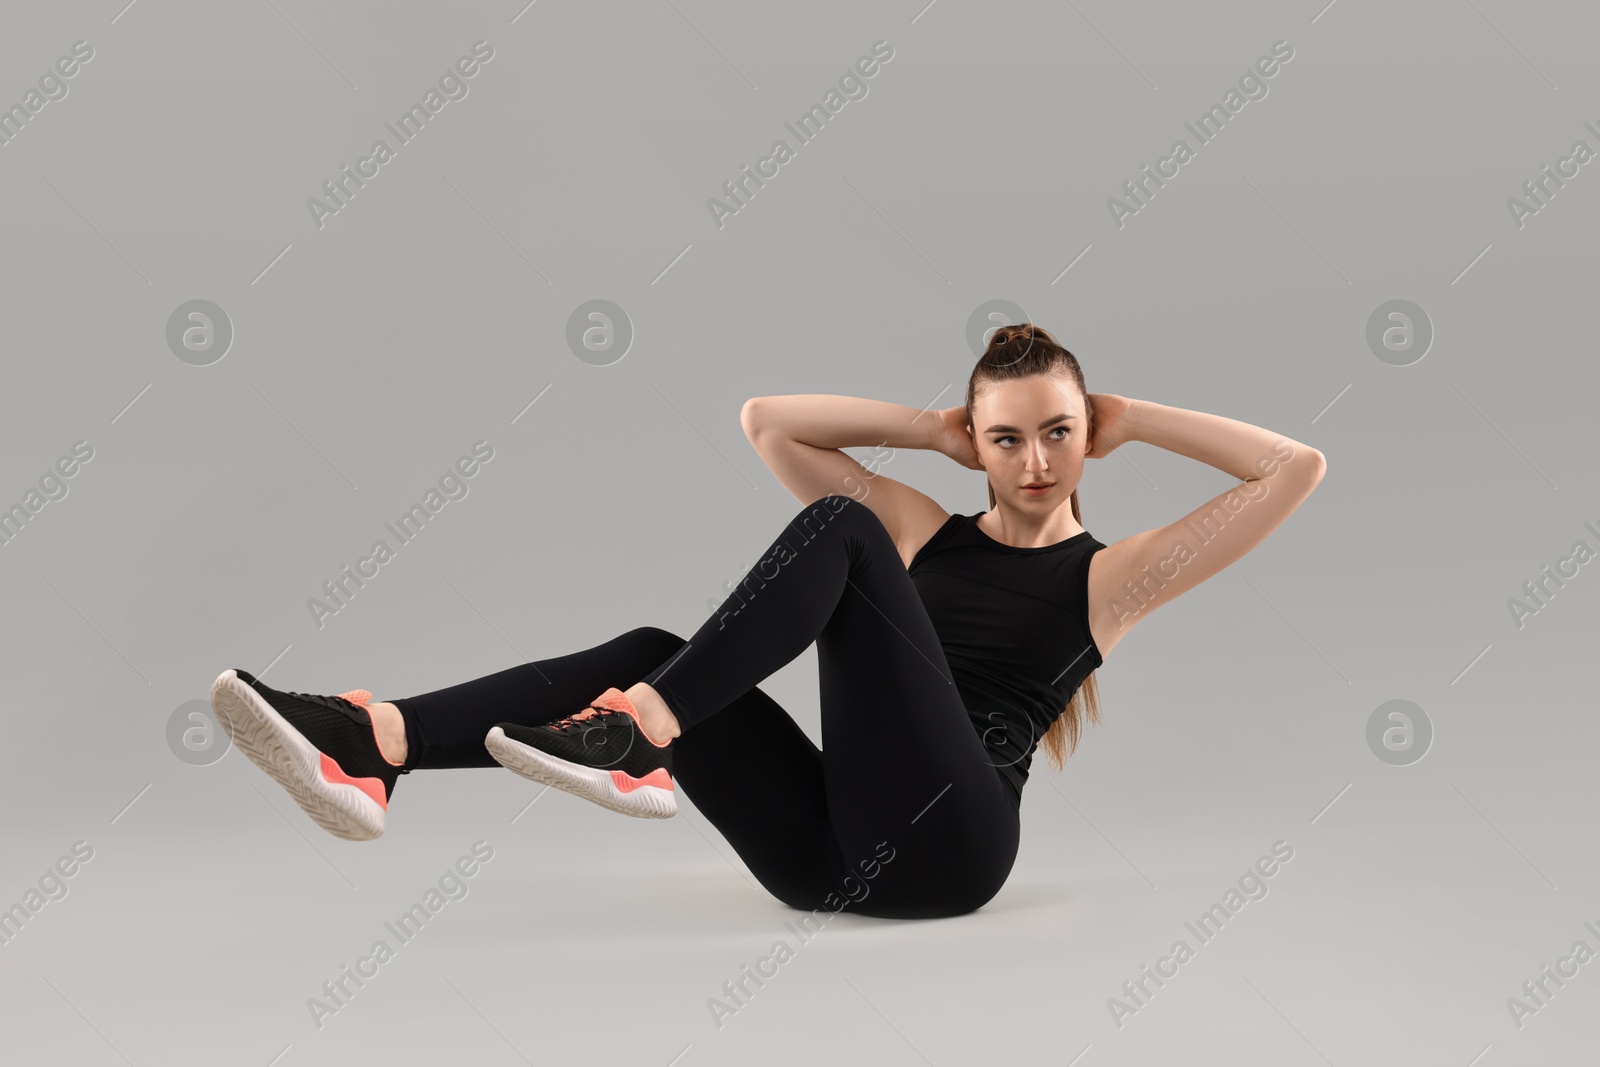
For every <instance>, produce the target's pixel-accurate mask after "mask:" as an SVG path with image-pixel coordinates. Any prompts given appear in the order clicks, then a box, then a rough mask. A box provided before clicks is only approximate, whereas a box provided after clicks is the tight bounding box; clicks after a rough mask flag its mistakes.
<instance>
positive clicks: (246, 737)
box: [211, 670, 386, 841]
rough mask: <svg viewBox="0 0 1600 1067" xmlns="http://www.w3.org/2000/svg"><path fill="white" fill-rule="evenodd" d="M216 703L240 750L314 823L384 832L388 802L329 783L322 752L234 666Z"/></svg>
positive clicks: (345, 830)
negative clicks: (379, 801)
mask: <svg viewBox="0 0 1600 1067" xmlns="http://www.w3.org/2000/svg"><path fill="white" fill-rule="evenodd" d="M211 707H212V709H213V710H214V711H215V712H216V713H217V716H218V717H219V718H221V719H223V720H225V722H226V725H227V727H228V734H229V736H230V737H231V738H232V739H233V743H234V745H235V746H237V747H238V749H239V751H240V752H243V753H244V754H245V757H246V758H247V759H249V760H250V762H251V763H254V764H255V765H256V766H257V767H260V768H261V769H262V770H264V771H266V772H267V774H269V775H270V776H271V777H272V779H273V780H274V781H276V782H277V783H278V784H279V785H281V786H283V788H284V789H286V790H288V792H289V795H290V796H291V797H293V798H294V801H295V803H296V804H299V805H300V807H301V809H302V810H303V811H304V812H305V813H306V814H307V815H309V816H311V821H312V822H314V823H316V824H317V825H318V826H320V827H322V828H323V829H324V830H326V831H328V832H329V833H330V834H332V835H333V836H335V837H341V838H344V839H345V840H346V841H371V840H372V839H373V838H375V837H380V836H382V834H383V831H384V826H385V821H386V820H385V811H384V808H383V806H382V805H381V804H379V803H378V802H377V801H375V800H373V799H372V797H370V796H368V795H367V794H366V793H365V792H364V791H363V790H361V789H360V788H359V787H357V786H354V785H351V784H350V783H349V782H331V781H329V780H328V779H327V778H326V777H325V776H324V773H323V761H324V759H325V758H326V757H324V756H323V754H322V752H321V751H320V750H319V749H318V748H317V747H316V746H315V745H313V744H312V743H311V742H310V741H308V740H306V738H305V735H304V734H302V733H301V732H300V731H299V730H296V729H295V728H294V727H293V726H291V725H290V724H289V721H288V720H287V719H285V718H284V717H283V716H282V715H279V714H278V712H277V710H276V709H275V708H273V706H272V705H271V704H268V703H267V702H266V700H264V699H263V698H262V696H261V694H260V693H257V692H256V691H255V689H253V688H251V686H250V685H249V684H248V683H247V682H245V681H244V680H243V679H241V678H240V677H239V676H238V675H237V674H235V673H234V672H233V671H232V670H226V671H223V672H222V674H221V675H219V676H218V677H217V680H216V681H215V682H213V683H211ZM327 762H328V763H330V764H332V765H333V766H334V767H335V768H337V766H338V765H337V764H334V763H333V761H332V760H331V759H329V760H328V761H327ZM378 788H380V789H381V788H383V785H382V783H381V782H380V783H379V785H378Z"/></svg>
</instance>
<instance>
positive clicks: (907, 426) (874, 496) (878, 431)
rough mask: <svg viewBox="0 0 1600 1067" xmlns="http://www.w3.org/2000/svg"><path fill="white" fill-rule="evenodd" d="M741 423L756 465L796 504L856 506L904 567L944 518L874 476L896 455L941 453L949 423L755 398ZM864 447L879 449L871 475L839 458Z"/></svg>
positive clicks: (848, 403)
mask: <svg viewBox="0 0 1600 1067" xmlns="http://www.w3.org/2000/svg"><path fill="white" fill-rule="evenodd" d="M739 424H740V425H741V426H742V427H744V432H745V436H746V437H748V438H749V439H750V444H751V445H752V446H753V447H754V448H755V450H756V452H757V453H758V454H759V455H760V456H761V459H762V461H763V462H764V463H766V465H767V466H768V467H769V468H771V470H772V473H773V474H775V475H777V477H778V480H779V481H780V482H782V483H783V485H784V487H785V488H787V489H788V490H789V491H790V492H791V493H793V494H794V495H795V497H796V498H797V499H799V501H800V502H801V503H802V504H809V503H811V502H812V501H815V500H818V499H820V498H821V497H824V496H827V495H829V494H830V493H837V494H839V495H841V496H848V497H852V498H853V499H855V500H859V501H860V502H861V503H863V504H865V505H866V506H867V507H869V508H871V509H872V510H873V512H874V513H875V514H876V515H877V516H878V518H879V520H880V521H881V522H882V523H883V525H884V528H885V529H887V530H888V531H889V534H890V536H891V537H893V538H894V542H895V546H896V548H898V549H899V551H900V556H901V560H902V562H904V563H906V564H908V565H909V564H910V562H911V559H912V558H913V557H914V556H915V555H916V551H917V549H918V548H920V547H922V545H923V544H924V543H925V542H926V541H927V540H928V538H930V537H932V536H933V534H934V531H936V530H938V528H939V527H940V526H941V525H943V523H944V521H945V520H946V519H947V518H949V517H950V516H949V513H948V512H946V511H945V510H944V508H942V507H940V506H939V503H938V502H937V501H935V500H934V499H933V498H931V497H929V496H927V495H925V494H923V493H920V492H918V491H917V490H915V489H913V488H911V487H910V486H909V485H906V484H905V483H903V482H899V481H896V480H895V479H893V478H889V477H885V476H884V475H883V474H882V473H880V472H881V469H882V467H883V465H884V464H886V463H888V462H890V461H892V460H893V458H894V452H895V450H896V449H900V448H926V449H932V450H934V451H939V452H944V451H945V449H946V447H947V442H948V438H949V420H948V419H946V418H944V417H943V416H942V414H941V413H940V412H938V411H925V410H923V409H920V408H914V407H909V406H907V405H905V404H893V403H890V402H888V401H884V400H868V399H865V398H862V397H854V396H831V395H826V394H815V393H803V394H797V395H793V396H758V397H753V398H751V399H750V400H747V401H745V404H744V407H743V408H742V409H741V410H740V412H739ZM866 446H875V447H876V449H877V451H876V453H875V455H874V456H873V457H871V462H872V469H871V470H868V469H867V468H866V467H863V466H862V465H861V464H860V463H858V462H856V460H855V459H854V458H852V457H851V456H849V455H846V454H845V453H844V452H842V451H840V449H844V448H853V447H866Z"/></svg>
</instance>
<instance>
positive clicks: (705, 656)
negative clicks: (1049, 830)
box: [610, 495, 1020, 918]
mask: <svg viewBox="0 0 1600 1067" xmlns="http://www.w3.org/2000/svg"><path fill="white" fill-rule="evenodd" d="M813 642H815V643H816V645H817V655H818V668H819V683H820V692H821V706H822V734H823V744H822V750H821V760H820V768H818V770H819V771H820V784H821V803H822V806H823V808H824V809H825V815H826V820H827V825H828V827H829V828H830V829H831V838H832V842H831V844H826V843H825V844H824V845H823V846H821V847H818V846H816V845H815V843H814V842H813V843H810V844H809V845H808V848H809V849H810V850H811V851H812V852H813V853H814V854H815V856H814V858H815V860H816V862H818V863H819V864H820V866H819V867H818V868H817V869H816V872H815V876H814V877H813V878H811V879H809V880H807V885H808V887H809V888H808V890H807V892H806V893H805V894H804V895H803V897H801V898H793V897H792V895H791V897H784V896H782V895H780V899H784V900H785V901H786V902H787V903H791V904H794V905H795V906H801V907H812V908H817V907H827V908H830V909H831V910H837V906H836V902H837V901H838V900H841V899H843V898H848V899H849V901H850V904H849V907H850V910H853V911H857V912H860V913H863V914H869V915H885V916H893V917H903V918H913V917H934V916H939V915H953V914H961V913H963V912H966V911H971V910H973V909H975V908H977V907H980V906H981V905H982V904H984V903H985V902H987V901H988V900H989V899H990V898H992V897H993V896H994V894H995V893H996V892H998V891H999V889H1000V886H1001V884H1002V883H1003V882H1004V881H1005V878H1006V876H1007V875H1008V874H1009V873H1010V870H1011V864H1012V862H1013V861H1014V859H1015V857H1016V850H1017V844H1018V839H1019V833H1020V826H1019V822H1018V813H1017V807H1016V804H1015V801H1014V797H1013V795H1012V793H1011V791H1010V789H1009V788H1008V787H1007V786H1006V785H1005V783H1004V782H1003V780H1002V779H1001V778H1000V776H999V773H998V772H997V771H996V769H995V767H994V765H993V762H992V760H990V759H989V758H988V753H987V752H986V750H985V749H984V746H983V743H982V740H981V739H980V737H979V736H978V732H977V730H976V728H975V727H974V726H973V723H972V721H971V719H970V718H969V717H968V715H967V711H966V708H965V706H964V705H963V703H962V701H961V698H960V696H959V694H958V692H957V690H956V688H955V685H954V683H953V681H952V679H951V676H950V668H949V666H948V664H947V663H946V661H945V657H944V652H943V649H942V647H941V646H940V644H939V639H938V634H937V633H936V631H935V630H934V628H933V624H932V622H931V620H930V619H929V618H928V614H927V609H926V607H925V606H924V605H923V603H922V600H921V597H920V596H919V595H918V593H917V591H916V587H915V585H914V584H913V583H912V581H911V577H910V575H909V574H907V573H906V569H905V565H904V564H903V563H902V561H901V559H900V556H899V553H898V551H897V550H896V548H895V545H894V542H893V540H892V539H891V538H890V536H889V534H888V531H887V530H885V529H884V528H883V524H882V523H881V522H880V521H879V520H878V518H877V516H876V515H875V514H873V512H872V511H871V510H870V509H869V508H867V507H866V506H865V505H864V504H861V503H860V502H859V501H856V500H853V499H851V498H849V497H844V496H837V495H834V496H828V497H824V498H822V499H821V500H819V501H816V502H815V503H813V504H811V505H808V506H807V507H806V508H804V509H802V510H801V512H800V513H799V514H798V515H797V516H796V517H795V519H794V520H793V521H792V522H791V523H790V524H789V526H788V527H787V528H786V530H785V531H784V533H783V534H782V535H780V536H779V537H778V539H777V540H776V541H774V542H773V545H772V547H771V548H770V549H769V551H768V552H767V554H766V555H764V556H763V557H762V559H761V561H760V562H759V563H758V564H757V565H756V567H754V568H752V570H751V573H750V575H749V576H747V578H746V580H745V581H744V582H743V583H741V586H740V589H739V590H736V591H735V592H734V593H733V594H732V595H730V596H729V598H728V599H727V601H726V602H725V603H724V604H723V605H722V607H721V609H720V610H719V611H718V612H717V613H715V614H714V615H713V616H712V617H711V618H710V619H708V620H707V621H706V622H705V624H704V625H702V626H701V627H700V629H699V630H697V631H696V632H695V633H694V635H693V636H691V637H690V638H689V640H688V641H687V642H686V643H685V645H684V646H683V647H682V648H681V649H680V650H678V651H676V652H675V653H673V654H672V655H671V656H670V657H668V658H667V659H666V660H665V661H664V662H663V663H662V664H661V665H660V666H659V667H657V668H656V669H654V670H652V671H650V672H649V673H648V674H646V675H645V676H644V677H643V679H642V680H643V681H645V682H647V683H649V684H650V685H651V686H652V687H653V688H655V690H656V691H657V692H659V693H660V694H661V696H662V698H663V699H664V700H665V701H666V702H667V704H668V706H669V707H670V708H671V710H672V711H673V713H674V714H675V715H676V716H677V718H678V721H679V723H680V725H681V727H682V730H683V733H682V736H680V737H679V738H678V739H677V740H676V741H674V742H673V744H674V752H675V755H674V771H675V774H676V776H677V777H678V779H679V780H680V781H681V782H682V783H683V785H684V788H685V791H686V792H687V793H688V795H689V797H690V799H691V800H693V801H694V802H695V804H696V806H697V807H701V809H702V810H704V811H706V814H707V817H708V818H710V819H711V820H712V822H713V823H714V824H715V825H716V826H717V828H718V830H720V831H722V832H723V833H724V834H725V835H726V836H728V838H729V841H730V842H731V843H733V844H734V846H735V847H736V848H738V849H739V851H740V854H741V856H745V855H746V850H747V848H748V849H749V850H750V851H751V853H752V854H755V855H758V856H759V854H760V853H761V852H762V851H763V850H764V849H768V848H770V847H772V845H771V844H770V842H771V836H770V834H765V835H764V833H763V828H764V827H765V826H767V825H768V824H769V822H770V820H772V819H774V818H775V817H776V816H775V813H776V812H778V811H780V810H782V809H784V807H785V806H786V805H789V804H793V803H795V802H797V801H798V802H800V803H801V804H803V805H804V806H805V808H806V811H805V813H804V817H805V818H807V819H811V818H814V816H815V810H814V809H815V806H816V805H817V796H816V783H817V778H816V772H812V771H810V770H809V769H808V768H805V767H803V766H802V764H801V762H800V761H797V760H795V759H794V758H793V756H792V755H788V753H791V752H793V751H795V749H794V746H793V745H789V746H788V747H787V748H786V749H784V750H783V751H784V752H785V753H786V755H785V759H784V767H783V773H784V775H785V779H784V780H783V781H782V782H781V783H773V782H771V781H769V780H768V775H767V774H766V773H765V769H764V767H763V764H762V761H763V759H764V751H763V747H764V745H765V743H766V742H767V740H768V737H769V734H771V735H773V736H781V735H782V734H783V733H785V732H787V729H788V728H787V727H785V726H783V724H782V723H781V722H780V721H779V720H780V719H782V720H787V718H788V717H787V716H784V715H781V709H779V711H780V714H777V715H773V714H767V715H761V716H744V715H743V714H742V713H743V712H744V710H745V708H746V705H745V704H744V703H740V704H739V705H738V708H737V709H735V708H734V707H733V704H734V702H735V701H737V700H738V699H739V697H740V696H741V695H742V694H744V693H745V692H747V691H748V690H750V689H751V688H752V687H753V686H754V685H755V684H756V683H757V682H759V681H761V680H763V679H764V678H766V677H767V676H769V675H770V674H772V673H773V672H774V671H776V670H777V669H778V668H779V667H782V666H783V665H784V664H786V663H789V662H790V661H792V660H793V659H794V658H795V657H796V656H798V655H799V654H800V653H801V652H802V651H804V649H805V648H807V647H808V646H809V645H811V644H812V643H813ZM610 684H612V685H618V684H619V683H618V682H615V681H613V682H611V683H610ZM752 706H755V707H759V706H760V705H759V703H758V704H756V705H752ZM774 707H775V706H774ZM789 726H790V727H793V724H792V721H790V723H789ZM793 729H794V731H795V732H798V727H793ZM801 736H802V737H803V736H804V735H803V734H802V735H801ZM702 795H708V796H710V797H711V798H712V800H713V802H715V803H716V804H717V805H718V809H717V810H716V811H715V812H713V811H712V810H707V809H706V807H705V806H704V804H703V802H702V799H701V798H702ZM741 840H744V841H747V842H748V844H747V845H745V846H741ZM779 847H781V842H780V844H779ZM885 857H892V858H889V859H887V860H886V859H885ZM746 862H751V861H750V859H749V858H748V857H747V859H746ZM752 869H754V865H753V864H752ZM869 875H870V877H869ZM830 896H831V898H832V899H831V900H830V899H829V897H830Z"/></svg>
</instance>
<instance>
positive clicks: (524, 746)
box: [483, 688, 678, 819]
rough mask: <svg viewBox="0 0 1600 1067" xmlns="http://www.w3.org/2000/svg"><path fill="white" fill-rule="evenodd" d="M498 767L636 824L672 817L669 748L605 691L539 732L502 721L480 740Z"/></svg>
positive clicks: (616, 695) (616, 693) (615, 693)
mask: <svg viewBox="0 0 1600 1067" xmlns="http://www.w3.org/2000/svg"><path fill="white" fill-rule="evenodd" d="M483 744H484V747H485V748H487V749H488V750H489V754H490V755H491V756H493V757H494V758H495V759H496V760H497V761H499V763H500V765H501V766H503V767H506V768H509V769H510V770H513V771H516V772H517V773H518V774H520V775H522V776H523V777H524V778H532V779H533V780H534V781H536V782H544V783H545V784H546V785H553V786H555V787H556V788H557V789H564V790H566V791H567V792H568V793H572V794H574V795H575V796H580V797H583V798H584V799H585V800H592V801H594V802H595V803H596V804H599V805H600V806H601V807H605V808H610V809H611V810H612V811H620V812H621V813H622V814H624V815H636V816H638V817H639V818H641V819H668V818H671V817H672V816H673V815H676V814H677V813H678V798H677V793H676V791H675V790H674V789H673V785H672V742H671V741H668V742H667V743H666V744H664V745H658V744H656V743H655V742H654V741H652V740H650V738H649V737H648V736H646V734H645V732H644V729H643V727H642V726H640V724H639V712H638V711H637V710H636V709H635V708H634V706H633V704H632V702H631V701H629V700H628V698H627V697H626V696H625V695H624V694H623V692H622V690H620V689H616V688H612V689H607V690H606V691H605V692H604V693H601V694H600V695H599V696H598V697H596V698H595V701H594V703H592V704H590V705H589V706H588V707H587V708H585V709H583V710H582V711H580V712H578V713H577V714H576V715H569V716H567V717H566V718H565V719H559V720H557V721H556V722H551V723H543V724H541V725H538V726H522V725H519V724H518V723H514V722H503V723H501V724H500V725H499V726H496V727H494V728H493V729H492V730H490V731H489V735H488V736H487V737H485V738H484V739H483Z"/></svg>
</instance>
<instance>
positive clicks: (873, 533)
mask: <svg viewBox="0 0 1600 1067" xmlns="http://www.w3.org/2000/svg"><path fill="white" fill-rule="evenodd" d="M789 525H790V526H791V527H792V528H794V529H795V530H797V531H798V532H800V533H801V534H803V535H805V538H806V540H808V541H809V540H811V539H813V538H815V537H817V536H818V535H819V534H821V533H823V532H824V531H827V530H833V531H836V532H842V533H855V534H857V535H859V536H863V537H866V538H867V539H868V540H872V539H878V540H880V541H882V542H884V543H887V544H889V545H890V546H891V547H893V544H894V539H893V538H892V537H891V536H890V535H889V531H888V529H887V528H886V527H885V526H884V525H883V520H882V519H880V518H878V513H877V512H875V511H873V510H872V509H871V508H869V507H867V506H866V505H865V504H863V503H862V502H861V501H859V500H857V499H856V498H855V497H850V496H845V495H843V494H842V493H829V494H828V495H827V496H824V497H819V498H817V499H816V500H813V501H812V502H811V503H809V504H807V505H806V506H805V507H803V508H801V509H800V511H799V512H798V513H797V514H796V515H795V517H794V520H793V521H792V522H791V523H790V524H789Z"/></svg>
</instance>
